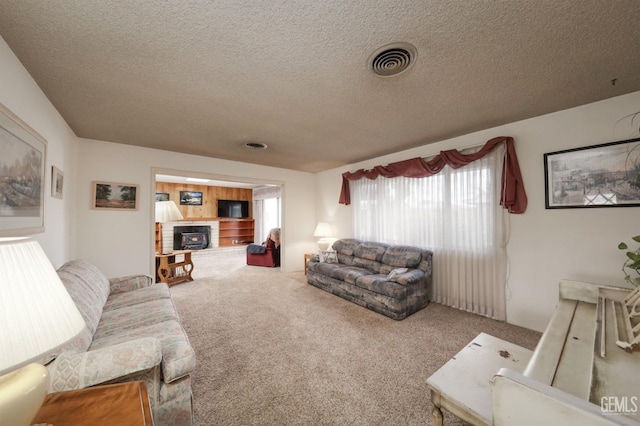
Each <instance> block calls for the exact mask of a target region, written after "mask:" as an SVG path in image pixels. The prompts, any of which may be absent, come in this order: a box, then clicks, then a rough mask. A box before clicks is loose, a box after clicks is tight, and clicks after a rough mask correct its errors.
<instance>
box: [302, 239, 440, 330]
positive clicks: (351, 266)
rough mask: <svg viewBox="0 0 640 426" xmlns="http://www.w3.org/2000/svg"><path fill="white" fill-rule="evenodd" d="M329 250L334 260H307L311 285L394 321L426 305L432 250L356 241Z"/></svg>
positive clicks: (349, 240)
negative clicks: (334, 254) (331, 251)
mask: <svg viewBox="0 0 640 426" xmlns="http://www.w3.org/2000/svg"><path fill="white" fill-rule="evenodd" d="M333 249H334V250H335V252H336V256H335V257H334V259H333V260H330V259H331V256H329V257H328V259H327V258H325V256H323V258H322V259H321V258H320V256H318V255H315V256H313V257H312V258H311V259H309V262H308V263H307V282H308V283H309V284H311V285H313V286H316V287H318V288H321V289H323V290H326V291H328V292H330V293H333V294H335V295H337V296H340V297H342V298H344V299H346V300H349V301H351V302H354V303H357V304H358V305H360V306H364V307H365V308H368V309H371V310H373V311H375V312H378V313H380V314H383V315H386V316H388V317H391V318H393V319H396V320H401V319H404V318H406V317H408V316H409V315H411V314H413V313H414V312H417V311H418V310H420V309H422V308H424V307H425V306H427V304H428V303H429V297H430V293H431V280H432V278H431V269H432V261H433V252H431V251H430V250H425V249H420V248H417V247H409V246H393V245H387V244H381V243H376V242H363V241H359V240H356V239H342V240H337V241H336V242H334V243H333ZM321 260H322V261H321Z"/></svg>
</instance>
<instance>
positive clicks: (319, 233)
mask: <svg viewBox="0 0 640 426" xmlns="http://www.w3.org/2000/svg"><path fill="white" fill-rule="evenodd" d="M313 236H314V237H320V239H319V240H318V248H319V249H320V250H327V249H328V248H329V245H330V244H331V239H330V238H328V237H333V229H331V225H329V224H328V223H326V222H320V223H318V226H316V230H315V232H314V233H313Z"/></svg>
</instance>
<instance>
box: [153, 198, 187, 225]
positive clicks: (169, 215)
mask: <svg viewBox="0 0 640 426" xmlns="http://www.w3.org/2000/svg"><path fill="white" fill-rule="evenodd" d="M182 219H183V217H182V213H180V210H178V206H176V203H174V202H173V201H156V222H161V223H164V222H171V221H174V220H182Z"/></svg>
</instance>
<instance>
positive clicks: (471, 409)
mask: <svg viewBox="0 0 640 426" xmlns="http://www.w3.org/2000/svg"><path fill="white" fill-rule="evenodd" d="M531 355H533V351H530V350H529V349H526V348H523V347H521V346H518V345H515V344H513V343H509V342H507V341H504V340H502V339H498V338H497V337H493V336H490V335H488V334H485V333H480V334H479V335H477V336H476V338H475V339H473V340H472V341H471V342H470V343H469V344H468V345H467V346H466V347H465V348H464V349H462V350H461V351H460V352H458V354H457V355H456V356H454V357H453V358H451V359H450V360H449V361H448V362H447V363H446V364H445V365H443V366H442V367H441V368H440V369H439V370H438V371H436V372H435V373H433V374H432V375H431V377H429V378H428V379H427V387H428V388H429V389H430V391H431V402H432V403H433V411H432V412H431V414H432V420H433V425H434V426H442V409H443V408H444V409H446V410H447V411H449V412H451V413H452V414H453V415H455V416H456V417H458V418H460V419H462V420H464V421H465V422H467V423H470V424H472V425H491V422H492V417H493V416H492V415H491V383H490V381H491V379H492V378H493V376H494V375H495V374H496V373H497V372H498V370H500V369H501V368H508V369H510V370H513V371H516V372H518V373H522V372H523V371H524V369H525V368H526V367H527V364H528V363H529V359H531Z"/></svg>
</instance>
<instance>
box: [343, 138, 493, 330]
mask: <svg viewBox="0 0 640 426" xmlns="http://www.w3.org/2000/svg"><path fill="white" fill-rule="evenodd" d="M503 153H504V150H501V149H496V150H494V152H492V153H491V154H489V155H487V156H485V157H483V158H481V159H479V160H476V161H474V162H473V163H471V164H469V165H467V166H464V167H461V168H459V169H455V170H454V169H451V168H450V167H449V166H446V167H445V168H444V170H442V171H441V172H440V173H438V174H437V175H434V176H430V177H425V178H406V177H398V178H391V179H386V178H383V177H379V178H378V179H376V180H369V179H360V180H357V181H352V182H351V183H350V184H351V194H352V205H353V214H354V218H353V219H354V221H353V222H354V233H355V237H356V238H358V239H361V240H366V241H379V242H384V243H388V244H404V245H412V246H417V247H422V248H428V249H431V250H433V252H434V258H433V259H434V271H433V291H432V300H434V301H436V302H438V303H442V304H445V305H448V306H453V307H457V308H460V309H464V310H467V311H470V312H474V313H478V314H481V315H485V316H489V317H491V318H496V319H502V320H504V319H506V311H505V301H504V287H505V284H506V250H505V247H504V244H503V243H502V242H503V235H502V231H503V225H502V221H503V211H502V208H501V207H500V205H499V204H500V203H499V198H500V176H501V173H500V171H501V160H502V158H503V155H504V154H503Z"/></svg>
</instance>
